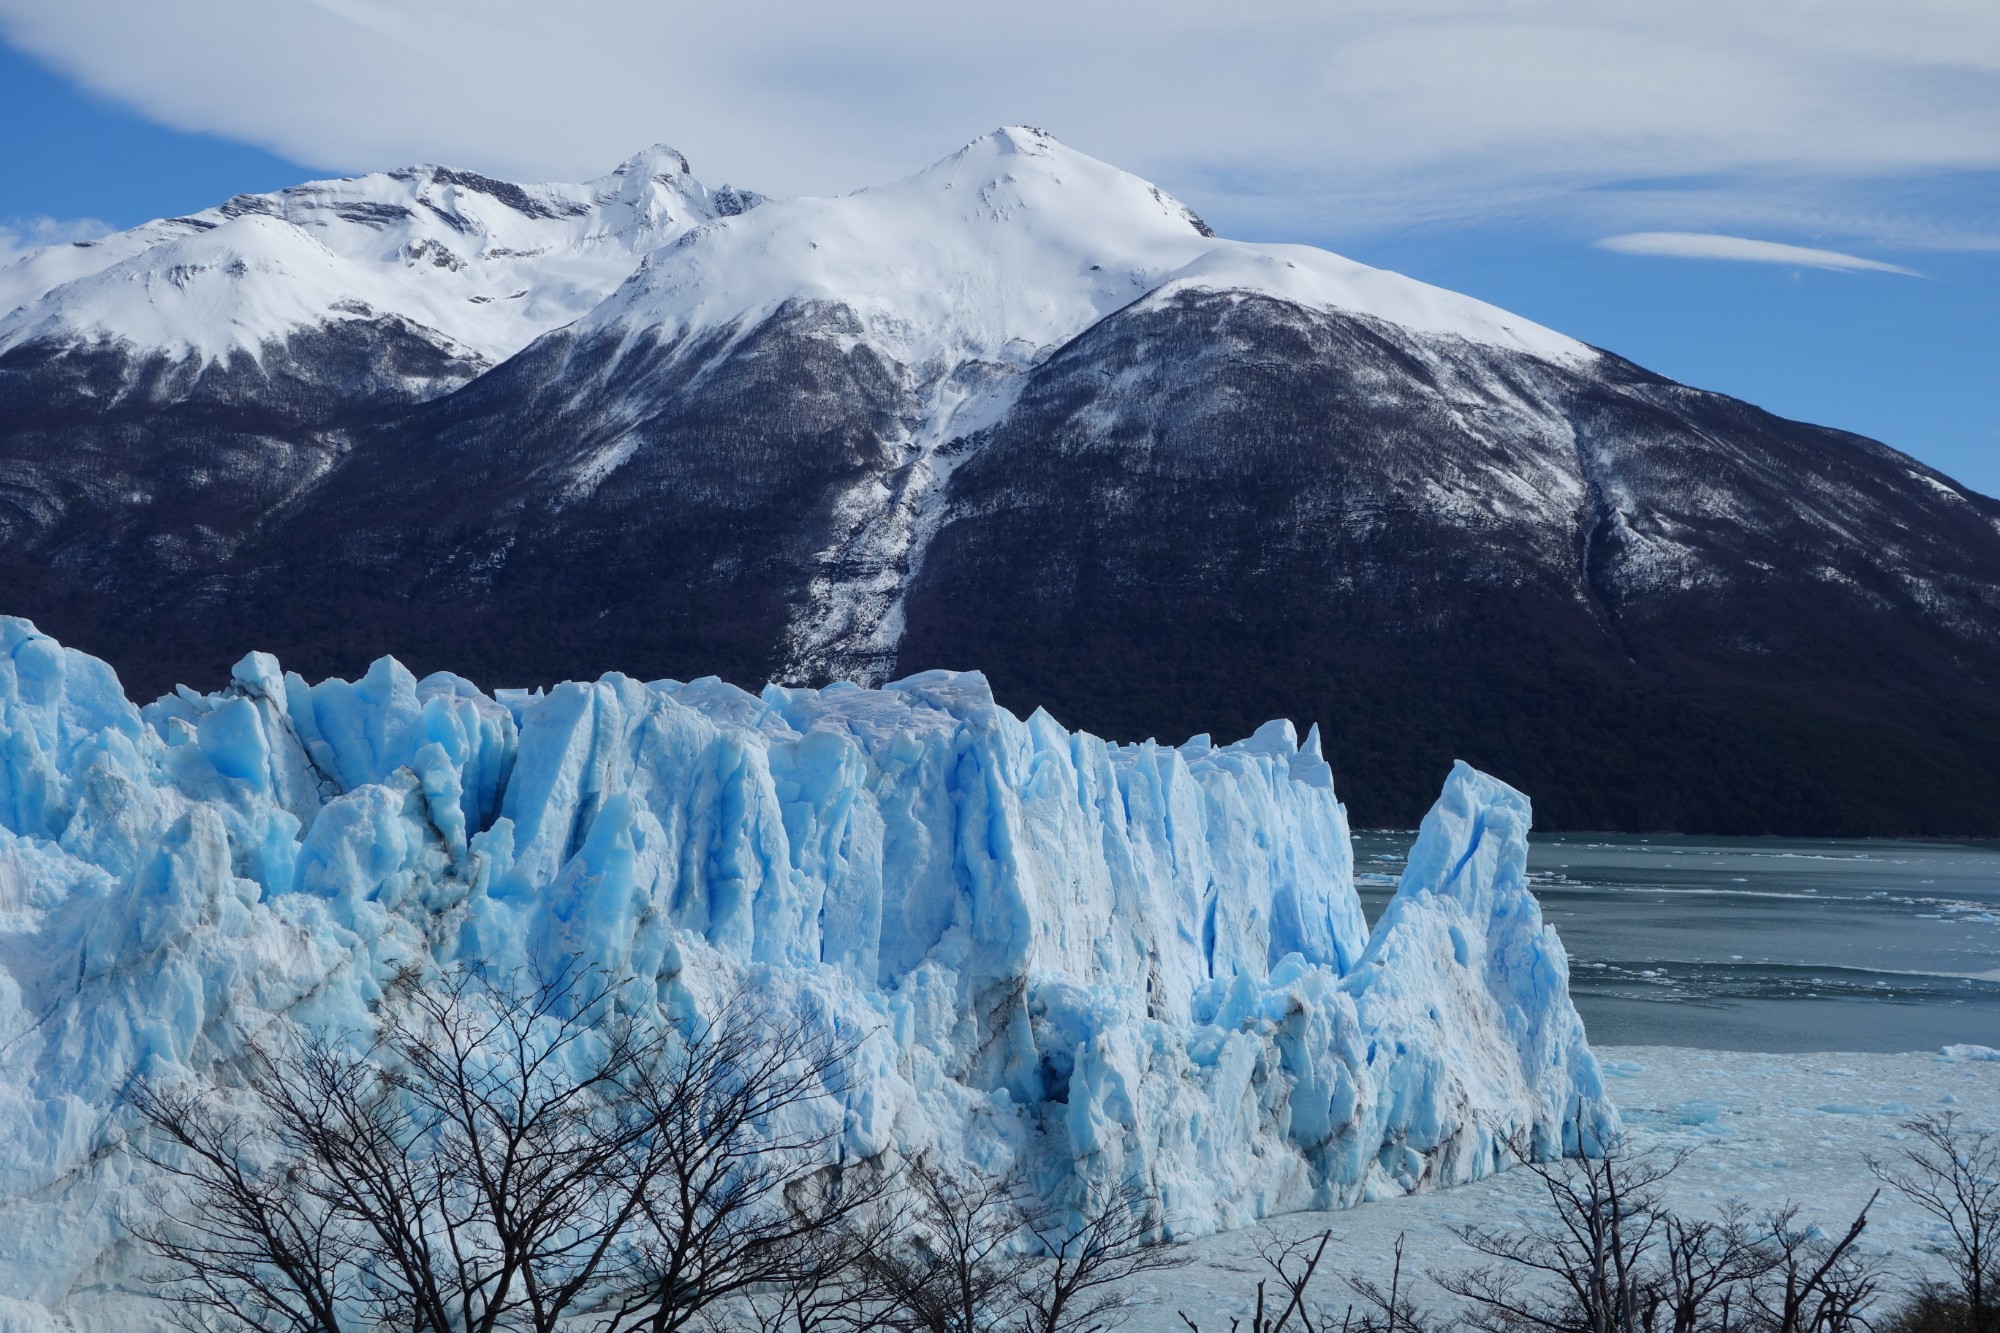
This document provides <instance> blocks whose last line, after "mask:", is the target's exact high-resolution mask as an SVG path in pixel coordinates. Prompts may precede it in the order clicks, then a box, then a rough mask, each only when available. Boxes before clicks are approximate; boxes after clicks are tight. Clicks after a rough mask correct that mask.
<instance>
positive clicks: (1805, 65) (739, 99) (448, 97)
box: [0, 0, 2000, 237]
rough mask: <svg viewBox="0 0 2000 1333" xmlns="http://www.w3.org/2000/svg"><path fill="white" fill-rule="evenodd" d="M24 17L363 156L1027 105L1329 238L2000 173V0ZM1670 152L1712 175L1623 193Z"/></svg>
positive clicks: (703, 161) (799, 138)
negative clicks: (1688, 185) (1999, 2)
mask: <svg viewBox="0 0 2000 1333" xmlns="http://www.w3.org/2000/svg"><path fill="white" fill-rule="evenodd" d="M0 34H4V35H5V36H6V37H7V38H8V39H9V40H11V41H13V42H15V43H16V44H18V45H20V46H21V47H23V48H24V49H27V50H29V51H31V52H33V53H35V54H37V55H39V56H40V57H42V58H43V59H45V60H47V61H49V62H50V63H52V64H54V65H56V66H57V67H59V68H61V69H64V70H65V71H67V72H69V73H71V74H72V75H73V76H75V77H76V78H78V79H79V80H81V81H82V82H84V83H85V84H87V85H88V86H89V87H91V88H93V89H95V90H97V91H99V92H101V93H104V94H106V95H108V96H111V97H114V98H117V99H120V100H122V101H124V102H126V103H128V104H130V105H132V106H134V107H136V108H138V109H140V110H141V111H142V112H144V113H145V114H147V115H149V116H151V117H153V118H155V119H157V120H159V121H161V122H163V123H166V124H168V125H171V126H174V127H176V128H179V129H184V130H198V131H207V132H211V133H217V134H222V135H225V136H229V137H232V138H236V139H239V140H243V141H246V142H250V143H255V144H257V145H259V146H262V147H265V148H268V149H271V150H273V151H275V152H278V153H280V154H282V155H284V156H288V157H290V158H292V159H293V160H296V161H300V162H304V163H308V164H311V165H313V166H315V167H320V168H328V169H334V170H343V171H345V170H362V169H369V168H377V167H385V166H392V165H400V164H403V163H407V162H413V161H425V160H432V161H446V162H451V163H454V164H457V165H462V166H467V167H473V168H477V169H481V170H487V171H491V172H494V173H496V174H502V175H507V176H512V177H514V178H516V179H578V178H581V177H584V176H588V175H594V174H596V173H598V172H601V171H603V170H605V169H607V168H608V167H609V166H610V165H611V164H612V163H615V162H617V161H619V160H620V159H622V158H623V157H625V156H626V155H627V154H629V153H630V152H632V151H634V150H635V149H636V148H638V147H640V146H642V145H644V144H646V143H650V142H652V141H654V140H659V139H664V140H667V141H669V142H671V143H673V144H675V146H677V147H679V148H681V149H682V150H684V151H685V152H687V153H688V154H689V155H690V157H691V158H692V159H693V161H694V165H695V167H696V169H697V170H698V171H699V172H701V173H702V174H703V176H704V177H705V178H707V179H709V180H710V181H711V182H714V181H720V180H732V181H735V182H736V183H738V184H742V185H747V186H751V187H753V188H757V189H762V190H766V191H771V192H776V193H801V192H813V193H831V192H839V191H844V190H848V189H852V188H854V187H856V186H858V185H862V184H865V183H869V182H873V181H880V180H885V179H890V178H892V177H895V176H899V175H902V174H904V173H906V172H908V171H910V170H911V169H913V168H915V167H916V166H918V165H920V164H922V163H924V162H927V161H930V160H932V159H934V158H936V157H938V156H940V155H942V154H943V153H945V152H947V151H950V150H951V149H952V148H954V147H956V146H957V145H958V144H960V143H963V142H964V141H966V140H968V139H970V138H972V137H974V136H976V135H978V134H981V133H984V132H985V131H987V130H990V129H992V128H994V127H995V126H997V125H1001V124H1010V123H1019V122H1026V123H1031V124H1038V125H1043V126H1045V127H1047V128H1048V129H1050V130H1052V131H1054V132H1055V133H1056V134H1058V135H1060V136H1061V137H1063V138H1064V139H1065V140H1067V141H1068V142H1070V143H1072V144H1074V145H1075V146H1076V147H1078V148H1080V149H1082V150H1084V151H1086V152H1090V153H1093V154H1095V155H1097V156H1099V157H1103V158H1106V159H1108V160H1111V161H1114V162H1117V163H1119V164H1120V165H1123V166H1127V167H1129V168H1131V169H1133V170H1136V171H1140V172H1143V173H1145V174H1147V175H1149V176H1151V177H1153V178H1155V179H1157V180H1160V181H1161V182H1162V183H1163V184H1165V185H1167V186H1168V187H1169V188H1170V189H1173V190H1174V191H1175V192H1176V193H1178V194H1181V195H1182V196H1183V197H1185V198H1187V199H1188V200H1189V202H1190V203H1193V204H1194V205H1195V206H1196V207H1197V208H1199V209H1201V210H1202V211H1203V212H1204V213H1208V212H1213V213H1216V214H1217V215H1218V217H1219V219H1220V220H1221V221H1224V222H1226V223H1229V224H1231V225H1233V226H1235V227H1236V228H1238V229H1247V230H1253V231H1262V232H1265V233H1267V234H1289V235H1295V236H1296V235H1310V236H1315V237H1337V236H1348V235H1358V234H1365V233H1369V232H1380V231H1383V230H1388V229H1393V228H1399V227H1407V226H1410V225H1423V224H1434V223H1445V224H1449V223H1454V222H1462V221H1490V220H1493V219H1496V218H1517V217H1532V218H1537V219H1544V220H1546V219H1554V220H1556V221H1557V222H1558V223H1560V224H1561V225H1562V226H1565V227H1567V228H1569V229H1570V230H1571V231H1572V232H1574V233H1575V234H1577V235H1580V236H1588V235H1598V234H1603V233H1604V232H1606V231H1613V230H1618V231H1637V230H1645V229H1664V228H1669V227H1680V228H1689V227H1715V228H1728V227H1734V228H1735V229H1739V230H1740V229H1743V228H1745V227H1748V226H1751V225H1756V226H1758V227H1759V229H1766V228H1767V227H1768V228H1770V229H1775V230H1782V229H1783V228H1784V226H1785V225H1787V222H1786V220H1787V219H1790V220H1791V223H1790V225H1794V226H1796V228H1797V230H1799V231H1801V232H1804V231H1807V230H1809V229H1811V224H1810V222H1809V221H1808V219H1810V218H1814V217H1823V216H1824V215H1825V214H1827V213H1828V212H1829V211H1843V212H1844V213H1845V214H1847V215H1849V216H1851V218H1852V226H1853V228H1854V229H1855V230H1856V231H1857V233H1871V232H1894V231H1896V230H1897V228H1898V227H1900V226H1902V225H1904V224H1903V223H1900V222H1899V221H1898V220H1897V219H1896V218H1895V217H1894V216H1889V215H1887V214H1886V212H1885V215H1884V216H1883V217H1879V218H1878V217H1876V216H1875V215H1874V209H1875V207H1876V206H1878V205H1879V204H1880V203H1881V201H1882V200H1884V199H1886V198H1889V197H1891V196H1892V195H1893V194H1894V191H1895V189H1898V188H1901V187H1902V186H1903V185H1907V184H1909V183H1910V182H1912V181H1916V180H1921V179H1924V178H1926V177H1928V176H1931V175H1935V174H1938V173H1961V174H1963V173H1973V174H1975V175H1980V176H1982V178H1983V179H1987V188H1986V189H1985V190H1983V191H1975V193H1981V194H1983V195H1984V197H1986V198H1989V199H1990V197H1991V196H1990V184H1991V181H1990V178H1988V177H1987V175H1986V174H1988V173H1990V174H1991V176H1992V177H2000V6H1995V5H1993V4H1991V3H1990V0H1902V2H1901V3H1899V4H1897V5H1894V6H1885V5H1883V4H1881V3H1880V0H1816V3H1815V4H1814V5H1812V6H1809V7H1801V6H1796V5H1745V4H1742V3H1741V0H1623V2H1622V3H1620V4H1618V5H1604V4H1602V3H1601V0H1515V3H1510V4H1508V5H1505V6H1496V5H1494V4H1492V3H1491V0H1341V2H1340V3H1337V4H1331V5H1329V4H1326V3H1324V0H1238V3H1236V4H1234V5H1231V6H1227V7H1221V6H1215V5H1213V4H1210V3H1208V2H1207V0H1145V3H1141V0H1099V2H1098V3H1094V4H1090V5H1076V4H1073V3H1070V0H1014V3H1011V4H1009V5H1007V6H1004V7H1002V6H996V5H937V4H935V3H934V0H854V2H853V3H850V4H843V5H825V4H822V3H816V2H813V0H736V2H735V3H733V4H730V5H707V6H690V5H665V4H660V3H658V0H561V2H560V3H559V2H558V0H397V2H396V3H389V0H178V2H177V3H175V4H173V5H161V4H159V3H157V0H66V3H64V4H60V5H53V4H49V3H47V0H0ZM217 34H227V40H217ZM1661 178H1683V179H1685V178H1699V179H1702V180H1704V181H1706V182H1708V183H1707V184H1705V185H1703V186H1702V187H1700V188H1699V189H1697V190H1694V191H1690V190H1688V189H1685V188H1676V189H1673V190H1662V191H1653V190H1648V189H1643V188H1640V189H1631V188H1607V187H1628V186H1630V185H1632V184H1633V183H1634V182H1640V183H1643V182H1644V181H1646V180H1649V179H1661ZM1855 200H1859V201H1861V202H1860V206H1859V207H1852V206H1851V205H1853V203H1854V201H1855ZM1946 211H1947V212H1949V211H1950V210H1949V208H1947V209H1946ZM1964 212H1965V216H1966V218H1967V219H1970V220H1971V222H1972V223H1976V224H1978V225H1980V226H1985V227H1987V228H1989V229H1990V227H1991V224H1992V219H1991V216H1990V208H1989V209H1987V210H1985V212H1984V213H1981V212H1979V210H1978V209H1977V207H1976V206H1974V205H1972V204H1968V205H1966V206H1965V209H1964ZM1732 219H1734V221H1732ZM1753 219H1754V220H1755V221H1753ZM1772 219H1775V220H1776V222H1775V225H1773V223H1772ZM1944 221H1945V223H1946V224H1952V223H1953V219H1951V218H1946V219H1945V220H1944ZM1936 222H1937V219H1936V218H1934V217H1927V218H1926V219H1925V225H1927V226H1929V225H1934V224H1936ZM1968 225H1970V224H1968ZM1947 229H1948V228H1947ZM1820 231H1821V232H1823V231H1824V228H1821V229H1820Z"/></svg>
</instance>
